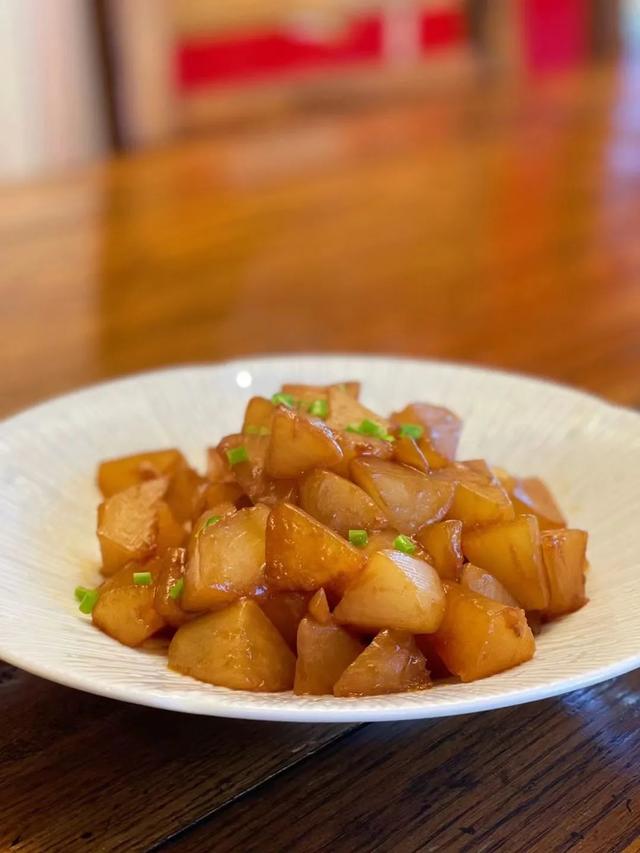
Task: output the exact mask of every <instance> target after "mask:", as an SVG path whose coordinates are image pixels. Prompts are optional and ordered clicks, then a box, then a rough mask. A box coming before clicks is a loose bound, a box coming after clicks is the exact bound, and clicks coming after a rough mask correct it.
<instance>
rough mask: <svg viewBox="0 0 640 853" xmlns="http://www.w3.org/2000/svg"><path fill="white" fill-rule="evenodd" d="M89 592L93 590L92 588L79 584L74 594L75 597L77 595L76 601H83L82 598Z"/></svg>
mask: <svg viewBox="0 0 640 853" xmlns="http://www.w3.org/2000/svg"><path fill="white" fill-rule="evenodd" d="M88 592H91V590H90V589H87V588H86V586H77V587H76V588H75V589H74V591H73V594H74V595H75V597H76V601H82V599H83V598H84V597H85V595H86V594H87V593H88Z"/></svg>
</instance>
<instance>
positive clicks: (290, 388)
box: [280, 382, 360, 406]
mask: <svg viewBox="0 0 640 853" xmlns="http://www.w3.org/2000/svg"><path fill="white" fill-rule="evenodd" d="M330 388H338V389H340V390H341V391H345V392H346V393H347V394H349V396H350V397H353V399H354V400H357V399H358V397H359V396H360V383H359V382H336V383H334V384H333V385H294V384H291V383H287V384H285V385H283V386H282V388H281V389H280V390H281V391H282V393H283V394H290V395H291V396H292V397H293V398H294V400H296V402H298V403H301V404H302V405H303V406H308V405H310V404H311V403H314V402H315V401H316V400H326V399H327V398H328V396H329V389H330Z"/></svg>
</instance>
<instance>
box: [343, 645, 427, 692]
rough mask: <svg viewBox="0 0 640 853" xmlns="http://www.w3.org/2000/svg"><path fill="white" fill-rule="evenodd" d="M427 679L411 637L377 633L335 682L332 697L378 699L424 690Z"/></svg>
mask: <svg viewBox="0 0 640 853" xmlns="http://www.w3.org/2000/svg"><path fill="white" fill-rule="evenodd" d="M430 684H431V680H430V678H429V673H428V672H427V668H426V661H425V659H424V655H423V654H422V652H421V651H420V649H419V648H418V646H417V645H416V642H415V640H414V639H413V637H412V636H411V634H407V633H404V632H402V631H388V630H386V631H381V632H380V633H379V634H378V635H377V636H376V637H374V639H373V641H372V642H371V643H370V645H368V646H367V648H366V649H365V650H364V651H363V652H362V654H360V655H359V656H358V657H357V658H356V659H355V660H354V661H353V663H352V664H351V665H350V666H349V667H347V669H345V671H344V672H343V673H342V675H341V676H340V678H339V679H338V680H337V681H336V683H335V686H334V688H333V692H334V693H335V695H336V696H379V695H381V694H383V693H403V692H405V691H408V690H424V689H425V688H427V687H429V685H430Z"/></svg>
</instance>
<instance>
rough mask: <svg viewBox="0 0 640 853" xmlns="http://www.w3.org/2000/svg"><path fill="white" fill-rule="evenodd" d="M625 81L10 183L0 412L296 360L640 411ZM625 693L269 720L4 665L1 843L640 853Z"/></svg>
mask: <svg viewBox="0 0 640 853" xmlns="http://www.w3.org/2000/svg"><path fill="white" fill-rule="evenodd" d="M634 79H637V78H634V69H633V66H630V65H625V64H621V65H618V66H615V67H612V66H608V67H600V68H596V69H592V70H588V71H584V72H574V73H572V74H565V75H562V76H555V77H550V78H548V79H544V80H538V81H528V82H527V83H526V84H525V83H524V82H520V83H515V82H513V83H505V82H504V81H499V80H498V81H492V80H484V81H483V82H482V84H480V83H478V85H477V86H476V85H465V86H462V85H461V86H460V87H459V88H458V89H456V90H455V91H451V90H448V91H446V92H443V93H442V94H441V95H438V94H436V93H431V94H430V96H429V97H428V98H425V99H416V100H415V101H414V102H411V103H408V102H406V103H404V104H395V105H392V104H389V103H387V104H386V105H380V106H379V107H378V108H375V109H373V108H369V109H367V110H364V111H359V112H354V111H345V112H344V113H343V114H336V115H317V116H310V117H308V118H307V119H306V120H305V121H304V122H302V121H301V120H296V121H293V120H289V121H287V120H286V119H285V118H283V119H282V120H280V121H279V122H277V123H273V124H272V125H269V126H262V127H261V128H255V127H254V128H245V129H238V130H237V131H234V132H233V133H231V132H230V133H229V134H226V135H224V136H216V137H202V138H200V139H197V140H192V141H184V142H180V143H177V144H174V145H171V146H168V147H167V148H165V149H162V150H156V151H152V152H147V153H143V154H139V155H136V156H130V157H124V158H121V159H119V160H115V161H113V162H109V163H105V164H101V165H98V166H96V167H94V168H92V169H90V170H88V171H86V172H84V173H82V174H72V175H68V176H65V177H64V178H60V179H55V180H51V181H49V182H43V183H39V184H36V185H32V186H27V187H14V188H5V189H3V190H0V304H1V306H2V309H1V312H0V332H1V334H0V363H1V364H2V366H3V370H2V373H1V374H0V415H8V414H10V413H11V412H13V411H16V410H17V409H19V408H21V407H23V406H26V405H29V404H31V403H34V402H36V401H38V400H41V399H43V398H45V397H47V396H50V395H52V394H56V393H59V392H62V391H64V390H67V389H70V388H74V387H77V386H78V385H81V384H85V383H88V382H92V381H95V380H99V379H101V378H104V377H110V376H115V375H120V374H122V373H127V372H133V371H138V370H143V369H147V368H153V367H157V366H161V365H166V364H173V363H186V362H194V361H205V360H206V361H208V360H214V359H221V358H230V357H233V356H236V355H246V354H250V353H263V352H269V353H271V352H293V351H302V350H306V351H310V350H318V351H357V352H389V353H406V354H412V355H417V356H424V357H438V358H449V359H461V360H468V361H476V362H480V363H484V364H491V365H497V366H501V367H505V368H509V369H518V370H522V371H526V372H530V373H535V374H539V375H543V376H547V377H552V378H555V379H558V380H561V381H565V382H571V383H573V384H576V385H579V386H581V387H583V388H587V389H590V390H592V391H594V392H596V393H599V394H602V395H604V396H606V397H608V398H609V399H611V400H614V401H616V402H620V403H624V404H629V405H634V404H640V239H638V233H639V229H640V147H639V146H638V129H637V103H636V102H637V95H636V94H634V92H635V90H634V86H633V81H634ZM613 509H614V508H612V510H613ZM639 688H640V681H639V680H638V675H637V674H635V675H629V676H626V677H624V678H620V679H617V680H615V681H613V682H609V683H607V684H604V685H601V686H598V687H594V688H592V689H590V690H586V691H582V692H579V693H576V694H573V695H571V696H568V697H566V698H564V699H558V700H550V701H546V702H542V703H538V704H534V705H530V706H527V707H523V708H514V709H510V710H503V711H498V712H495V713H487V714H483V715H479V716H475V717H461V718H454V719H450V720H441V721H433V722H422V723H402V724H385V725H368V726H365V727H334V726H327V727H323V726H285V725H275V724H257V723H242V722H233V721H222V720H215V719H205V718H193V717H186V716H179V715H175V714H171V713H168V712H162V711H156V710H150V709H145V708H137V707H132V706H127V705H124V704H118V703H115V702H113V701H110V700H106V699H99V698H96V697H91V696H87V695H84V694H81V693H77V692H75V691H72V690H69V689H66V688H63V687H58V686H55V685H52V684H48V683H46V682H44V681H41V680H39V679H37V678H34V677H32V676H29V675H26V674H24V673H20V672H17V671H16V670H13V669H12V668H10V667H5V668H3V669H2V670H0V714H1V716H0V719H1V720H2V726H1V727H0V791H1V792H2V793H1V794H0V849H2V850H11V851H28V853H31V851H76V850H91V851H94V850H95V851H116V850H117V851H125V850H126V851H129V850H146V849H150V848H152V847H154V848H155V849H165V848H166V849H170V847H169V846H168V845H170V844H171V845H173V847H174V849H178V850H181V849H183V850H203V851H208V850H216V851H225V850H241V851H246V850H254V849H260V850H263V851H272V850H273V851H280V850H300V851H316V850H341V851H342V850H345V851H352V850H353V851H369V850H384V851H413V850H416V851H417V850H429V851H434V850H435V851H458V850H465V851H466V850H469V851H475V850H481V851H494V850H495V851H497V850H501V851H506V853H512V851H520V850H523V851H524V850H527V851H541V853H547V851H568V850H572V851H580V853H582V851H597V852H598V853H600V852H601V851H602V853H608V851H623V850H625V851H631V850H639V849H640V842H639V840H638V839H639V838H640V835H639V833H640V801H639V791H640V719H639V710H640V705H639V703H638V695H639ZM172 839H173V840H172Z"/></svg>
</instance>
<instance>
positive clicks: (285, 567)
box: [266, 503, 365, 592]
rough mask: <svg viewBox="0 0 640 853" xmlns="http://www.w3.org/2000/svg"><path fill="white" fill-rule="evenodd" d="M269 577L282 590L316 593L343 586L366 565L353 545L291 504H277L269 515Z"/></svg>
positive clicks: (267, 574) (267, 547)
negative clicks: (318, 590) (330, 587)
mask: <svg viewBox="0 0 640 853" xmlns="http://www.w3.org/2000/svg"><path fill="white" fill-rule="evenodd" d="M266 554H267V568H266V577H267V581H268V583H269V584H270V585H272V586H273V587H276V588H280V589H297V590H302V591H305V590H307V591H310V592H313V591H315V590H316V589H318V588H319V587H321V586H327V585H331V584H335V583H342V582H344V581H345V580H348V579H349V578H351V577H352V576H353V575H355V574H357V573H358V572H359V571H360V569H361V568H362V567H363V565H364V562H365V560H364V557H363V555H362V554H361V553H360V552H359V551H358V550H357V549H356V548H354V547H353V546H352V545H350V544H349V543H348V542H346V541H345V540H344V539H342V537H340V536H338V535H337V534H336V533H334V532H333V530H330V529H329V528H328V527H326V526H325V525H324V524H321V523H320V522H319V521H316V519H315V518H312V516H310V515H308V514H307V513H306V512H304V510H301V509H299V508H298V507H296V506H293V505H292V504H287V503H282V504H277V505H276V506H275V507H274V508H273V509H272V510H271V514H270V515H269V521H268V523H267V539H266Z"/></svg>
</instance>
